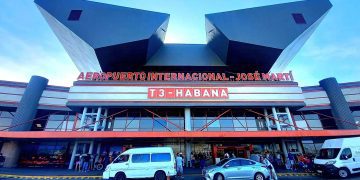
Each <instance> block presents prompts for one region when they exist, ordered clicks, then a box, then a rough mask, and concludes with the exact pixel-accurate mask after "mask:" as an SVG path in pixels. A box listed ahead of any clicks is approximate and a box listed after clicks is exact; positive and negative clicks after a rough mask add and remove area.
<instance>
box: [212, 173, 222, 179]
mask: <svg viewBox="0 0 360 180" xmlns="http://www.w3.org/2000/svg"><path fill="white" fill-rule="evenodd" d="M214 180H225V178H224V176H223V175H222V174H219V173H217V174H215V176H214Z"/></svg>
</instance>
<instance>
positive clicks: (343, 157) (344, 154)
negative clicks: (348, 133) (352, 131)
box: [340, 148, 352, 160]
mask: <svg viewBox="0 0 360 180" xmlns="http://www.w3.org/2000/svg"><path fill="white" fill-rule="evenodd" d="M351 157H352V153H351V149H350V148H345V149H344V150H343V151H342V152H341V155H340V159H341V160H346V159H349V158H351Z"/></svg>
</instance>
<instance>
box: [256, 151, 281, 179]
mask: <svg viewBox="0 0 360 180" xmlns="http://www.w3.org/2000/svg"><path fill="white" fill-rule="evenodd" d="M260 162H261V163H263V164H265V165H266V168H267V169H268V171H269V172H270V179H272V180H277V179H278V178H277V175H276V172H275V168H274V166H273V165H272V164H271V162H270V161H269V160H268V159H267V158H266V157H264V156H261V157H260Z"/></svg>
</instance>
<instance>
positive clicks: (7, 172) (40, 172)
mask: <svg viewBox="0 0 360 180" xmlns="http://www.w3.org/2000/svg"><path fill="white" fill-rule="evenodd" d="M102 172H103V171H89V172H77V171H74V170H68V169H59V168H57V169H55V168H0V178H35V179H36V178H41V179H44V178H46V179H58V178H77V177H81V178H87V179H101V176H102ZM277 174H278V176H279V177H284V176H314V175H315V174H314V173H298V172H292V171H289V170H280V171H279V172H277ZM184 176H201V170H200V169H198V168H184Z"/></svg>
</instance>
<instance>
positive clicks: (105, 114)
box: [101, 109, 108, 131]
mask: <svg viewBox="0 0 360 180" xmlns="http://www.w3.org/2000/svg"><path fill="white" fill-rule="evenodd" d="M107 116H108V109H105V112H104V118H103V120H102V125H101V128H102V129H101V131H105V128H106V127H105V126H106V120H107Z"/></svg>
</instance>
